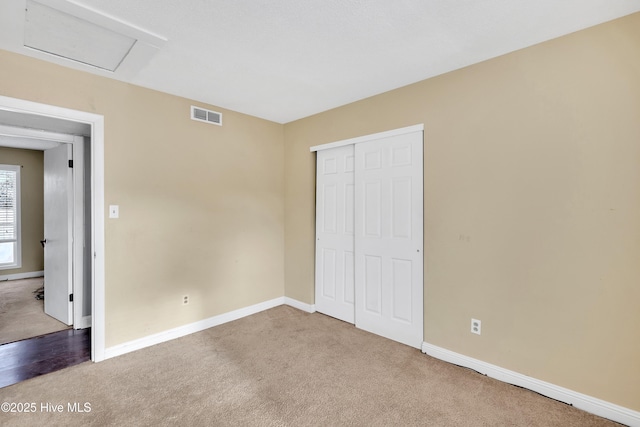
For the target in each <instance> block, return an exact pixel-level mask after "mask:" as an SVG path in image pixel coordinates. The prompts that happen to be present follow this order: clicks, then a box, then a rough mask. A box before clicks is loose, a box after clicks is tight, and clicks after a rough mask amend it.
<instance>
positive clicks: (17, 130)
mask: <svg viewBox="0 0 640 427" xmlns="http://www.w3.org/2000/svg"><path fill="white" fill-rule="evenodd" d="M0 136H7V137H13V138H25V139H34V140H41V141H55V142H62V143H67V144H73V143H74V141H75V137H74V136H73V135H69V134H66V133H57V132H48V131H44V130H37V129H28V128H21V127H17V126H7V125H0ZM56 145H57V144H56Z"/></svg>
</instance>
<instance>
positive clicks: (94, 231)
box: [0, 96, 104, 361]
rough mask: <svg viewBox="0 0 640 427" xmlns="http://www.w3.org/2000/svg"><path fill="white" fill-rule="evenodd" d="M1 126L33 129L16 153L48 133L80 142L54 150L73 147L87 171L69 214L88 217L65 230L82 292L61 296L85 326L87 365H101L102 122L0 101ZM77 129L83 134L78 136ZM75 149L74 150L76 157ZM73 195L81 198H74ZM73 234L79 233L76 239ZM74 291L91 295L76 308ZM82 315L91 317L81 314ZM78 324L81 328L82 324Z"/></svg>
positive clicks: (57, 109) (93, 117)
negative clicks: (88, 334)
mask: <svg viewBox="0 0 640 427" xmlns="http://www.w3.org/2000/svg"><path fill="white" fill-rule="evenodd" d="M0 125H2V126H12V127H19V128H22V129H31V130H35V132H36V134H31V135H30V136H27V137H25V136H24V135H23V136H22V141H21V144H22V145H19V147H18V148H27V147H28V145H29V144H31V143H34V142H40V143H41V142H42V141H44V140H51V138H50V135H49V134H51V133H56V134H66V135H67V136H69V135H73V138H81V143H73V141H57V143H58V144H57V145H60V144H65V143H66V144H72V145H73V152H74V155H75V157H74V159H73V160H74V165H75V162H76V161H77V160H80V161H81V162H82V161H85V163H86V164H87V166H88V167H87V169H86V171H85V172H86V176H85V174H84V173H83V174H76V175H74V178H73V179H74V184H75V183H76V181H75V180H80V182H81V183H82V184H83V186H84V183H86V184H87V185H86V187H87V188H86V191H85V189H84V187H83V190H82V191H81V193H78V191H77V189H78V187H77V186H76V187H75V189H76V191H75V192H74V196H75V197H76V198H75V201H74V202H73V204H72V206H71V207H70V210H71V211H72V212H73V215H78V214H80V215H82V216H84V215H86V216H87V221H86V223H85V222H83V221H77V220H76V221H74V222H73V224H72V225H71V226H70V228H71V234H70V235H71V236H72V237H71V239H72V241H73V245H74V248H75V245H79V247H80V250H79V251H78V250H77V251H75V254H82V256H81V262H78V261H77V258H76V261H75V262H72V263H71V265H72V267H71V272H70V275H71V276H72V277H74V279H75V282H76V283H85V284H86V285H87V288H86V289H85V288H82V286H75V287H74V288H73V292H72V293H70V294H69V295H66V296H67V297H68V298H70V299H72V300H71V301H67V302H69V303H71V305H69V307H71V308H70V310H71V318H72V319H73V322H74V323H75V325H76V326H80V327H86V326H89V325H90V327H91V329H92V333H91V360H93V361H101V360H104V213H103V209H104V160H103V159H104V154H103V153H104V148H103V147H104V145H103V143H104V118H103V117H102V116H100V115H97V114H92V113H86V112H81V111H76V110H70V109H66V108H62V107H56V106H50V105H45V104H38V103H33V102H29V101H24V100H19V99H14V98H8V97H2V96H0ZM78 128H83V129H84V130H83V131H78V130H77V129H78ZM70 129H75V130H71V131H70ZM54 142H56V141H54ZM87 144H88V145H87ZM76 147H78V150H79V151H78V152H77V153H76ZM84 148H88V149H86V150H85V149H84ZM31 149H33V147H32V148H31ZM78 194H81V197H78ZM85 198H86V199H87V200H86V203H85V201H84V199H85ZM78 199H82V200H83V203H82V204H79V203H77V201H78ZM74 218H76V217H75V216H74ZM78 232H80V234H77V233H78ZM84 235H86V236H87V240H85V239H84ZM77 236H81V237H80V238H78V237H77ZM43 240H46V238H43ZM43 243H44V244H45V245H46V244H47V242H43ZM85 246H86V248H87V250H85ZM84 265H87V268H82V267H83V266H84ZM0 274H1V273H0ZM45 280H46V275H45ZM78 291H79V292H82V291H85V294H90V296H89V297H88V298H83V302H82V303H81V304H73V303H74V302H79V301H78V300H77V299H76V298H77V296H78V295H77V292H78ZM74 300H75V301H74ZM87 312H89V313H90V316H87V315H86V314H87ZM83 322H85V324H84V325H81V324H82V323H83Z"/></svg>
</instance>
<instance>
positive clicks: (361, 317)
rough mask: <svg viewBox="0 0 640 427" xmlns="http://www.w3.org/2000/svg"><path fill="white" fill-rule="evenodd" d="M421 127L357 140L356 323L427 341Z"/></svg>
mask: <svg viewBox="0 0 640 427" xmlns="http://www.w3.org/2000/svg"><path fill="white" fill-rule="evenodd" d="M422 139H423V136H422V132H412V133H406V134H401V135H396V136H392V137H388V138H383V139H378V140H373V141H368V142H365V143H359V144H356V146H355V160H356V164H355V218H356V220H355V225H356V234H355V248H356V251H355V297H356V298H355V301H356V304H355V318H356V326H357V327H359V328H362V329H365V330H367V331H370V332H373V333H375V334H378V335H381V336H384V337H386V338H390V339H393V340H395V341H399V342H401V343H404V344H407V345H409V346H412V347H416V348H420V346H421V345H422V341H423V322H424V320H423V286H424V285H423V254H422V252H423V231H422V230H423V172H422V163H423V156H422Z"/></svg>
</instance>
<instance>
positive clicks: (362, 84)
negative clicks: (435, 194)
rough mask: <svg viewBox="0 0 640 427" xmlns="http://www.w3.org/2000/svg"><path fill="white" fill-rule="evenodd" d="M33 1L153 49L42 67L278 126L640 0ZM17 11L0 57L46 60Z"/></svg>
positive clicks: (1, 41)
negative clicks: (106, 60) (131, 61)
mask: <svg viewBox="0 0 640 427" xmlns="http://www.w3.org/2000/svg"><path fill="white" fill-rule="evenodd" d="M38 1H41V2H42V3H45V4H47V5H49V6H54V7H58V8H62V9H64V8H66V9H68V10H81V11H82V10H85V11H86V13H85V14H84V15H86V16H89V15H92V16H98V17H101V19H102V20H103V21H105V20H112V21H113V22H115V24H117V25H115V27H117V26H118V25H119V26H120V27H123V24H129V25H128V27H129V28H131V29H132V30H131V31H129V34H133V32H135V31H137V32H138V33H140V34H143V35H148V36H149V37H150V38H147V40H151V41H150V42H149V44H150V46H151V48H150V49H151V50H153V49H155V51H154V53H155V54H154V55H150V59H149V58H146V59H144V61H142V62H138V63H137V66H136V67H137V69H128V72H127V73H118V72H117V71H116V73H113V74H111V75H110V74H108V73H106V72H105V71H104V70H98V69H95V68H92V67H88V66H86V65H82V64H74V63H70V62H68V61H67V62H65V61H66V60H63V59H59V58H55V57H48V60H51V61H53V62H58V63H61V64H64V65H67V66H71V67H74V68H79V69H85V70H87V71H90V72H93V73H95V74H100V75H110V76H111V77H113V78H117V79H119V80H123V81H127V82H129V83H133V84H136V85H140V86H144V87H148V88H152V89H156V90H159V91H163V92H168V93H172V94H175V95H180V96H184V97H187V98H191V99H194V100H197V101H200V102H204V103H209V104H213V105H217V106H220V107H222V108H227V109H231V110H235V111H239V112H243V113H246V114H251V115H254V116H257V117H262V118H265V119H268V120H273V121H275V122H279V123H287V122H290V121H293V120H296V119H299V118H302V117H306V116H309V115H312V114H315V113H318V112H321V111H325V110H328V109H331V108H334V107H337V106H340V105H344V104H347V103H350V102H353V101H356V100H359V99H362V98H366V97H369V96H372V95H375V94H378V93H382V92H385V91H388V90H391V89H395V88H398V87H401V86H405V85H407V84H410V83H414V82H417V81H420V80H424V79H426V78H429V77H433V76H436V75H439V74H442V73H446V72H448V71H451V70H455V69H458V68H461V67H465V66H467V65H470V64H474V63H477V62H480V61H484V60H486V59H489V58H493V57H496V56H499V55H502V54H505V53H508V52H512V51H514V50H518V49H521V48H524V47H527V46H531V45H534V44H537V43H540V42H543V41H546V40H549V39H552V38H556V37H559V36H562V35H565V34H568V33H571V32H574V31H577V30H580V29H583V28H587V27H590V26H593V25H597V24H599V23H602V22H605V21H609V20H612V19H615V18H618V17H621V16H625V15H628V14H631V13H634V12H638V11H640V0H537V1H531V0H527V1H524V0H396V1H390V0H180V1H176V0H135V1H132V0H73V1H72V0H68V1H67V0H38ZM24 3H25V0H11V1H3V2H2V4H0V48H2V49H6V50H10V51H14V52H19V53H22V54H25V55H30V56H35V57H40V58H47V56H43V54H41V53H38V52H34V51H30V50H28V49H26V48H24V47H23V46H22V37H23V35H22V34H23V27H24V25H23V24H22V25H21V24H20V22H21V21H20V20H22V21H24V7H22V9H21V10H20V7H16V4H18V6H20V5H22V6H24ZM16 14H18V15H16ZM3 16H4V17H5V18H2V17H3ZM86 16H85V18H86ZM3 19H4V21H3ZM87 19H88V18H87ZM16 20H17V21H16ZM94 22H95V20H94ZM105 25H106V24H105ZM115 27H114V26H111V27H110V28H115ZM2 28H4V29H2ZM132 31H133V32H132ZM154 40H156V41H158V40H159V41H160V42H154ZM164 40H166V42H165V41H164ZM145 63H146V65H144V64H145ZM123 67H124V63H123ZM132 70H133V71H132Z"/></svg>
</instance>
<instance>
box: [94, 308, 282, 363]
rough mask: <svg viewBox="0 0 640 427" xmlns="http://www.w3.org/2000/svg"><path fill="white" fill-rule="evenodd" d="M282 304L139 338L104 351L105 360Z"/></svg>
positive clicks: (212, 318) (243, 309)
mask: <svg viewBox="0 0 640 427" xmlns="http://www.w3.org/2000/svg"><path fill="white" fill-rule="evenodd" d="M282 304H284V298H283V297H280V298H275V299H272V300H269V301H265V302H261V303H259V304H255V305H252V306H249V307H244V308H240V309H238V310H234V311H230V312H228V313H224V314H220V315H218V316H213V317H209V318H208V319H204V320H200V321H198V322H194V323H189V324H188V325H184V326H178V327H177V328H173V329H169V330H166V331H163V332H159V333H157V334H153V335H149V336H146V337H144V338H139V339H137V340H133V341H129V342H126V343H123V344H118V345H115V346H113V347H109V348H107V349H106V350H105V359H110V358H112V357H116V356H121V355H123V354H126V353H130V352H132V351H135V350H140V349H143V348H145V347H150V346H152V345H156V344H160V343H163V342H166V341H170V340H173V339H176V338H180V337H183V336H185V335H189V334H193V333H195V332H200V331H203V330H205V329H209V328H211V327H213V326H218V325H222V324H223V323H227V322H231V321H233V320H238V319H240V318H242V317H246V316H250V315H252V314H256V313H259V312H261V311H264V310H268V309H270V308H273V307H277V306H279V305H282Z"/></svg>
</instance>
